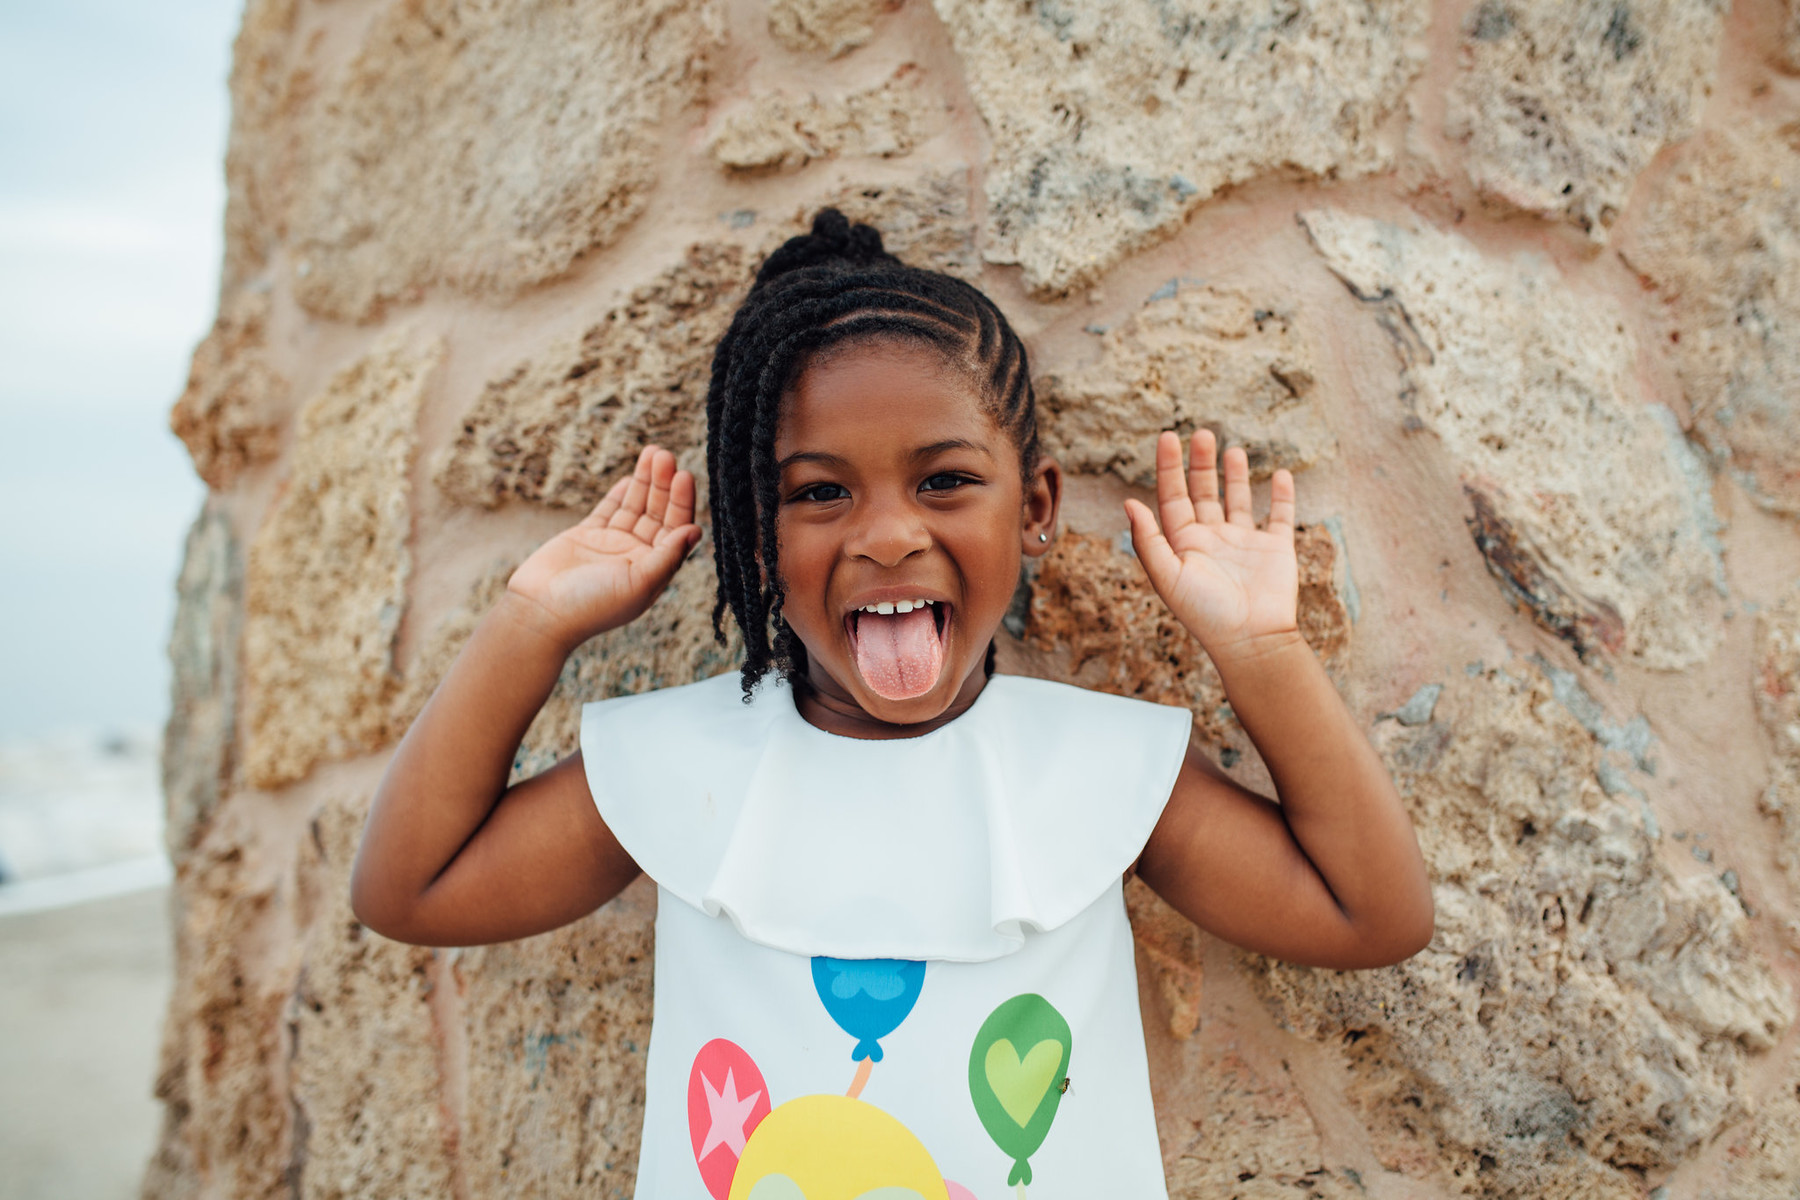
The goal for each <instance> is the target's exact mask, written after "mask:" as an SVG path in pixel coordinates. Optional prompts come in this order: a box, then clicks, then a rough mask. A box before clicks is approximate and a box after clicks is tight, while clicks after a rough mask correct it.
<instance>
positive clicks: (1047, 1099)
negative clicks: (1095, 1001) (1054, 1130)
mask: <svg viewBox="0 0 1800 1200" xmlns="http://www.w3.org/2000/svg"><path fill="white" fill-rule="evenodd" d="M1073 1048H1074V1040H1073V1038H1072V1037H1071V1035H1070V1033H1069V1023H1068V1022H1067V1021H1065V1020H1063V1015H1062V1014H1061V1013H1059V1012H1057V1011H1056V1009H1055V1008H1054V1007H1053V1006H1052V1005H1051V1003H1050V1002H1049V1001H1048V1000H1046V999H1044V998H1043V997H1042V996H1039V995H1037V994H1036V993H1035V992H1027V993H1025V994H1023V995H1019V996H1014V997H1013V998H1012V999H1010V1000H1008V1001H1006V1003H1004V1004H1002V1005H1001V1006H1000V1007H999V1008H996V1009H995V1010H994V1011H993V1012H991V1013H989V1014H988V1019H987V1020H985V1021H983V1022H982V1023H981V1030H980V1031H979V1032H978V1033H976V1035H975V1044H974V1045H973V1046H971V1047H970V1048H969V1096H970V1098H971V1099H973V1100H974V1101H975V1115H976V1116H978V1117H980V1118H981V1124H982V1127H983V1128H984V1129H986V1130H987V1132H988V1136H989V1137H991V1138H993V1139H994V1144H995V1145H997V1146H999V1147H1000V1149H1001V1151H1002V1152H1004V1153H1005V1154H1007V1155H1009V1156H1011V1158H1012V1160H1013V1166H1012V1171H1011V1172H1010V1173H1008V1175H1007V1177H1006V1185H1007V1186H1008V1187H1011V1186H1013V1185H1014V1184H1021V1183H1030V1182H1031V1163H1030V1162H1029V1161H1028V1160H1029V1159H1030V1158H1031V1156H1032V1155H1033V1154H1036V1153H1037V1149H1038V1147H1039V1146H1041V1145H1043V1144H1044V1135H1046V1134H1048V1133H1049V1132H1050V1125H1051V1122H1053V1121H1055V1120H1056V1109H1057V1106H1058V1105H1060V1104H1061V1103H1062V1098H1063V1092H1064V1090H1065V1089H1066V1088H1067V1087H1068V1079H1069V1056H1070V1053H1071V1051H1072V1050H1073Z"/></svg>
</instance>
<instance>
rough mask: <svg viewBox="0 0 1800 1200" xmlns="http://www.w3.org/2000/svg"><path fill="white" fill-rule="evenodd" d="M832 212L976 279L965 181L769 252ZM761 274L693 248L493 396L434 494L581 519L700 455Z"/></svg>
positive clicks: (928, 184) (732, 253)
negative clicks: (668, 455) (635, 483)
mask: <svg viewBox="0 0 1800 1200" xmlns="http://www.w3.org/2000/svg"><path fill="white" fill-rule="evenodd" d="M823 204H837V205H838V206H839V207H840V208H841V209H842V210H843V211H844V213H845V215H846V216H848V217H850V218H851V219H853V220H860V221H868V220H873V221H875V222H876V223H877V224H878V227H879V228H881V230H882V232H883V234H884V235H885V237H884V242H885V245H886V246H887V248H888V249H889V250H891V251H892V252H893V253H894V254H896V255H899V256H901V257H902V258H903V259H905V260H906V261H908V262H914V263H918V264H920V265H924V266H932V267H937V268H939V269H942V270H948V271H952V272H954V273H957V274H970V273H972V272H973V270H974V269H975V266H976V258H975V254H974V251H973V222H972V218H971V216H970V213H969V196H968V189H967V185H966V181H965V180H964V178H963V176H962V175H961V174H960V173H955V172H939V173H933V174H931V175H927V176H925V177H923V178H921V179H920V180H918V181H917V182H916V183H915V184H913V185H909V186H894V185H885V186H872V187H863V188H852V189H847V190H845V191H843V192H841V193H838V194H835V195H832V196H828V197H826V198H825V199H824V200H823V201H821V202H820V204H818V205H808V206H807V207H806V209H805V210H804V211H803V212H799V213H795V214H792V219H791V220H789V221H787V222H786V223H784V224H783V225H781V226H779V227H777V228H775V229H774V230H773V231H771V232H770V234H769V235H768V236H767V237H766V238H765V239H764V241H765V242H766V246H765V249H773V248H774V246H776V245H778V244H779V243H780V241H781V240H782V239H784V238H787V237H790V236H792V235H793V234H795V233H800V232H803V231H804V229H805V228H806V222H809V221H810V220H811V217H812V213H813V212H814V211H816V209H817V208H818V207H820V206H822V205H823ZM760 260H761V256H760V255H752V254H750V253H749V252H747V251H745V250H744V249H743V248H742V247H739V246H736V245H733V244H731V243H725V242H717V243H701V244H699V245H696V246H693V247H690V248H689V250H688V252H687V254H686V256H685V257H684V258H683V259H682V260H681V261H680V262H679V263H677V264H675V265H674V266H672V267H670V268H669V269H668V270H666V271H664V272H662V273H661V274H660V275H658V276H657V277H656V278H655V279H653V280H651V281H650V282H649V283H646V284H644V285H643V286H641V287H639V288H637V289H636V290H635V291H633V292H632V294H631V296H630V298H629V299H627V300H626V301H625V302H624V303H623V304H621V305H619V306H618V307H616V308H614V309H612V310H611V311H610V312H608V313H607V314H606V315H605V316H604V317H602V318H601V319H600V320H599V321H598V322H597V323H596V324H594V325H592V326H590V327H589V328H588V329H587V330H586V331H584V332H583V333H581V334H580V335H578V336H576V337H572V338H568V339H565V340H563V341H560V342H557V343H555V344H553V345H551V346H550V347H548V348H547V349H545V350H544V351H543V352H542V353H540V354H539V355H537V356H535V357H534V358H532V359H531V360H529V361H527V362H523V363H520V364H519V365H518V366H517V367H515V368H514V369H513V370H512V371H510V372H508V373H507V374H506V375H504V376H502V377H500V378H499V379H495V380H493V381H491V382H489V383H488V385H487V386H486V387H485V388H484V389H482V393H481V396H480V397H479V398H478V399H477V400H476V402H475V405H474V407H473V408H472V409H471V410H470V412H469V415H468V416H467V417H466V418H464V421H463V428H462V432H461V433H460V434H459V435H458V436H457V438H456V441H455V442H454V443H453V444H452V445H451V446H450V447H449V448H448V449H447V450H446V451H445V453H444V455H443V458H442V460H441V461H440V463H439V465H438V468H437V472H436V479H437V485H438V487H440V488H442V489H443V490H444V492H445V493H447V494H448V495H449V496H450V497H451V498H453V499H455V500H457V501H459V502H461V503H463V504H473V505H481V506H483V507H488V508H493V507H497V506H498V505H500V504H502V503H504V502H506V501H508V500H526V501H531V502H533V503H537V504H544V505H547V506H549V507H551V508H566V509H576V510H580V509H586V508H588V507H590V506H591V505H593V504H594V503H596V502H597V501H598V500H599V499H600V497H601V496H602V495H604V494H605V493H606V489H607V488H608V487H610V486H611V485H612V481H613V480H614V479H616V478H617V477H618V475H619V473H620V472H621V471H623V470H625V469H627V468H629V467H630V466H631V464H632V463H633V462H635V461H636V459H637V454H638V451H639V450H640V449H641V448H642V447H643V445H644V444H645V443H646V442H652V441H653V442H656V443H657V444H659V445H661V446H664V447H667V448H668V449H671V450H673V451H675V452H676V453H677V454H680V453H681V452H683V451H686V450H690V449H692V448H694V447H698V446H701V445H703V444H704V443H705V440H706V387H707V381H708V379H709V378H710V375H711V370H712V356H713V351H714V349H715V348H716V347H717V346H718V342H719V338H720V337H722V336H723V335H724V333H725V329H726V326H728V325H729V324H730V323H731V314H732V313H733V312H735V311H736V309H737V305H738V303H739V302H740V301H741V300H742V299H743V297H744V294H745V293H746V292H748V291H749V288H750V282H751V280H752V279H753V278H754V277H755V275H756V264H757V262H759V261H760ZM702 482H704V481H702Z"/></svg>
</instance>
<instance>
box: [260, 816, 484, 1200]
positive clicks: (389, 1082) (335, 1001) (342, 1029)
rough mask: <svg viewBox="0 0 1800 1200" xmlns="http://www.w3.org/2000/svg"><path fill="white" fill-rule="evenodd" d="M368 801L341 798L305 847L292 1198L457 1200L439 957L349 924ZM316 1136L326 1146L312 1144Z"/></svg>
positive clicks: (293, 1007)
mask: <svg viewBox="0 0 1800 1200" xmlns="http://www.w3.org/2000/svg"><path fill="white" fill-rule="evenodd" d="M367 811H368V804H367V802H366V801H363V802H358V803H352V802H347V801H345V800H343V799H340V798H337V797H333V798H332V799H330V800H327V801H326V802H325V804H324V805H323V807H322V808H321V810H320V811H319V813H318V814H317V815H316V816H315V817H314V818H313V822H312V827H311V830H310V836H309V837H307V838H306V839H305V840H303V841H302V842H301V843H300V860H299V862H298V863H297V864H296V877H297V879H298V881H299V889H298V893H299V895H298V903H297V905H296V908H297V910H298V911H297V912H296V919H297V923H298V924H300V925H301V926H302V927H303V928H304V929H305V933H304V934H303V936H302V941H301V958H300V975H299V979H298V981H297V982H296V984H295V987H294V993H293V998H292V1001H291V1004H290V1008H289V1015H288V1027H289V1030H290V1034H289V1036H290V1037H291V1038H292V1046H291V1051H290V1053H291V1054H292V1059H291V1062H292V1066H291V1069H290V1072H289V1076H288V1087H289V1091H290V1093H291V1095H292V1097H293V1105H294V1126H295V1130H296V1137H297V1139H298V1141H299V1145H298V1146H296V1153H295V1172H294V1174H295V1177H296V1178H295V1189H294V1191H295V1195H296V1196H300V1197H305V1198H307V1200H314V1198H317V1200H355V1198H357V1197H362V1196H448V1195H451V1194H452V1188H451V1177H452V1167H451V1158H450V1151H451V1149H452V1147H453V1145H454V1136H453V1132H452V1130H451V1129H450V1128H449V1127H448V1126H447V1124H446V1122H445V1119H444V1113H443V1110H442V1107H441V1105H440V1103H439V1100H440V1097H441V1096H442V1094H443V1091H444V1081H443V1077H442V1073H441V1071H440V1070H439V1065H438V1063H439V1054H438V1035H437V1030H436V1027H435V1025H434V1022H433V1019H432V1013H431V1007H430V998H431V991H432V987H433V972H432V965H433V962H434V961H435V954H434V952H433V951H431V950H427V949H424V948H422V947H419V946H405V945H401V944H400V943H398V942H391V941H389V940H388V939H386V938H384V937H381V936H380V935H379V934H375V933H372V932H370V931H369V930H368V929H366V928H364V927H363V925H362V923H361V922H359V921H358V920H357V919H356V918H355V916H353V915H352V914H351V912H350V865H351V863H352V862H353V861H354V859H355V857H356V844H357V841H358V840H359V839H360V838H361V836H362V827H363V819H364V817H365V815H366V814H367ZM314 1130H328V1131H330V1133H329V1136H324V1137H314V1136H313V1131H314Z"/></svg>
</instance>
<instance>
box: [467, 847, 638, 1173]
mask: <svg viewBox="0 0 1800 1200" xmlns="http://www.w3.org/2000/svg"><path fill="white" fill-rule="evenodd" d="M655 894H656V893H655V891H654V889H653V888H652V887H651V886H650V884H649V882H648V881H640V882H639V883H637V884H635V885H633V886H632V887H631V888H628V889H627V890H626V891H625V892H624V893H623V894H622V895H621V896H620V897H618V898H617V899H615V900H613V901H612V902H611V903H609V904H607V905H606V906H605V907H604V908H602V909H601V910H600V911H599V912H597V913H595V914H594V915H593V916H590V917H588V918H586V919H585V920H582V921H578V922H576V923H575V924H573V925H567V926H564V927H563V928H562V929H559V930H557V931H556V932H554V933H549V934H545V935H543V936H542V937H537V938H531V939H528V940H525V941H519V942H507V943H503V944H500V945H496V946H485V947H481V948H479V949H474V950H468V951H464V952H463V953H462V955H461V958H460V959H459V961H458V963H457V972H456V973H457V978H458V979H459V980H460V987H461V988H462V991H463V997H462V1008H463V1013H464V1022H465V1032H464V1036H465V1037H466V1038H467V1040H468V1073H469V1076H468V1094H469V1096H470V1097H471V1103H470V1105H469V1111H468V1116H467V1119H466V1120H465V1122H464V1127H463V1134H462V1141H461V1145H460V1151H459V1152H460V1156H461V1160H462V1164H463V1171H464V1175H465V1178H466V1179H467V1181H468V1190H469V1195H471V1196H534V1197H543V1198H544V1200H564V1198H567V1200H588V1198H590V1197H595V1196H629V1195H630V1194H631V1189H632V1185H633V1183H634V1181H635V1179H636V1175H637V1156H638V1140H639V1134H640V1131H641V1126H642V1123H643V1117H644V1100H643V1097H644V1056H645V1053H646V1051H647V1050H648V1049H649V1046H650V998H651V975H652V971H651V967H652V924H653V921H654V919H655Z"/></svg>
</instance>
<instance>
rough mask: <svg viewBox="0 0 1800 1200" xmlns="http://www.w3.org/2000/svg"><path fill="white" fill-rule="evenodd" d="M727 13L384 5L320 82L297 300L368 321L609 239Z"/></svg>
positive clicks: (452, 1)
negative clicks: (395, 303)
mask: <svg viewBox="0 0 1800 1200" xmlns="http://www.w3.org/2000/svg"><path fill="white" fill-rule="evenodd" d="M719 20H720V17H719V14H718V12H717V11H716V5H715V4H714V3H712V0H629V2H627V3H619V4H607V5H588V4H563V3H558V2H557V0H518V2H516V3H508V4H468V3H461V2H459V0H418V2H417V3H408V4H393V5H389V6H387V7H386V8H384V9H383V10H381V11H380V12H379V13H378V14H377V15H376V17H375V19H374V21H373V22H372V24H371V25H370V27H369V29H368V32H367V33H366V34H365V35H364V37H363V39H362V45H361V49H360V50H359V52H358V53H357V54H356V56H355V58H354V59H353V60H352V61H351V62H350V63H349V64H348V65H347V66H346V67H345V68H344V69H343V70H342V71H341V72H340V73H336V74H333V75H332V76H331V77H330V79H329V80H328V81H327V82H325V83H323V84H322V85H321V88H322V95H321V97H320V100H319V115H318V117H317V119H316V121H315V122H314V124H313V125H312V127H311V128H310V129H309V136H308V138H307V142H306V147H305V151H304V154H305V160H306V169H305V172H304V175H303V177H302V179H301V180H300V182H299V183H298V184H297V185H296V188H295V194H294V197H293V201H292V214H291V216H290V217H289V225H290V228H291V234H290V236H291V239H292V249H291V253H293V255H294V256H295V261H296V265H295V271H296V273H297V275H298V276H299V277H298V278H297V280H296V281H295V288H294V290H295V294H296V295H297V296H298V297H299V299H300V302H301V303H302V304H304V305H306V306H307V307H308V308H309V309H311V310H312V311H314V312H316V313H318V314H320V315H321V316H329V317H339V318H345V319H357V318H362V317H367V316H369V315H370V314H371V313H373V312H374V311H375V310H376V308H377V307H378V306H379V305H380V304H381V303H382V302H383V301H387V300H409V299H412V298H414V297H416V296H418V295H419V294H420V293H421V292H422V291H423V289H425V288H428V287H431V286H433V285H436V284H447V285H450V286H452V287H455V288H459V289H463V290H466V291H472V292H483V293H507V292H511V291H515V290H517V289H519V288H522V287H525V286H527V285H529V284H534V283H539V282H542V281H544V280H546V279H552V278H554V277H556V276H558V275H560V274H562V273H563V272H564V271H566V270H567V269H568V268H569V266H570V264H571V263H573V262H574V261H575V260H576V259H577V258H578V257H580V255H581V254H582V253H583V252H585V251H587V250H591V249H593V248H595V247H597V246H604V245H607V244H608V243H610V242H612V241H613V240H614V239H615V238H617V237H618V236H619V233H620V232H621V231H622V230H624V229H625V227H626V226H628V225H630V224H631V223H632V222H633V221H635V220H636V219H637V218H638V216H639V215H640V214H641V213H643V211H644V209H645V206H646V205H647V204H648V203H649V193H650V190H651V188H652V187H653V186H654V185H655V183H656V180H657V166H656V163H657V158H658V155H659V153H660V149H661V145H662V143H663V141H664V139H665V137H666V136H667V135H666V133H665V128H666V125H665V121H666V120H667V119H668V118H669V117H671V116H672V115H673V114H675V113H678V112H680V111H681V110H682V108H683V107H684V106H685V105H686V104H689V103H693V102H695V101H697V100H698V99H699V98H700V96H701V92H702V89H703V88H704V85H705V79H706V70H707V50H708V47H709V46H710V45H711V44H712V43H713V41H714V39H715V38H716V36H717V31H716V27H717V25H718V23H719ZM546 97H555V102H554V103H553V104H547V103H546V102H545V99H546Z"/></svg>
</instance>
